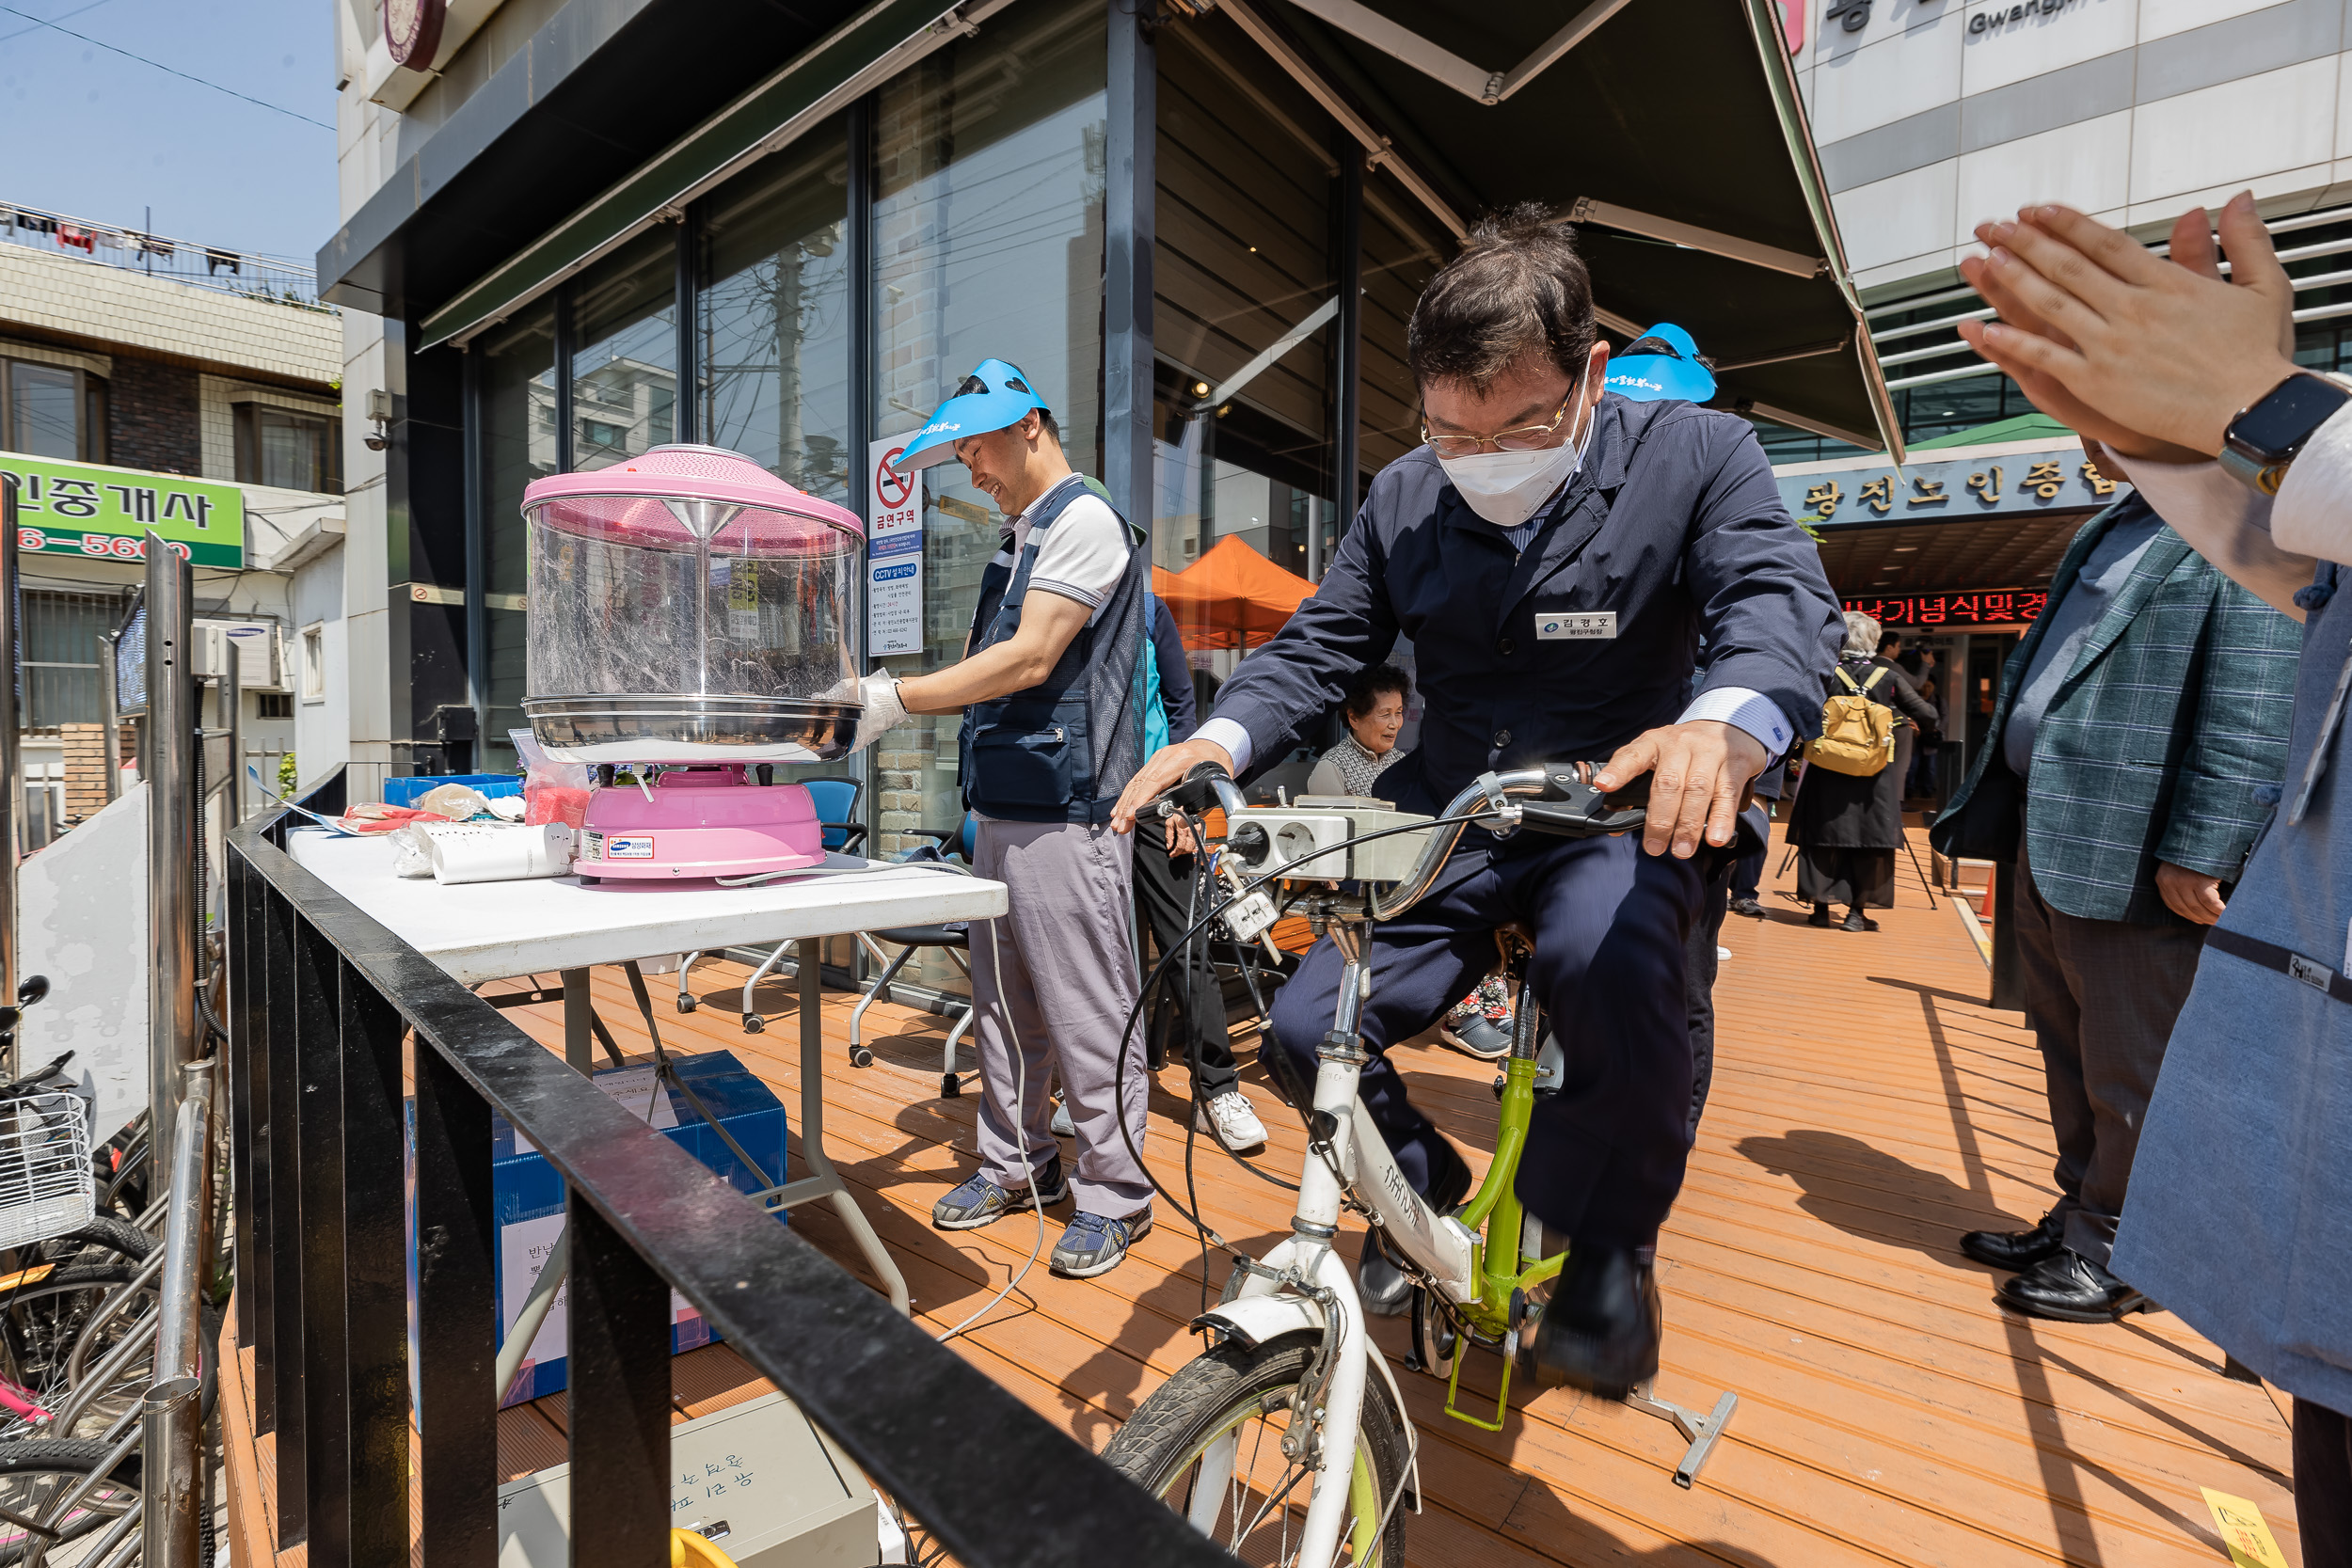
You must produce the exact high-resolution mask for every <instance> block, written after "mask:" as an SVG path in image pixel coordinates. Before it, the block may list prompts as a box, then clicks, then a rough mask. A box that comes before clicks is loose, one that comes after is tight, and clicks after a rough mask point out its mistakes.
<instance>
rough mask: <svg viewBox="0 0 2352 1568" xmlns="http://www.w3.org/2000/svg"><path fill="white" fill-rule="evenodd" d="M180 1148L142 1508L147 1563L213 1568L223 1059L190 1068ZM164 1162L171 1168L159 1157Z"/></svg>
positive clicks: (144, 1423) (144, 1427)
mask: <svg viewBox="0 0 2352 1568" xmlns="http://www.w3.org/2000/svg"><path fill="white" fill-rule="evenodd" d="M185 1075H186V1077H185V1082H184V1084H183V1085H182V1099H181V1101H180V1108H179V1115H178V1118H177V1122H176V1125H175V1129H174V1131H175V1133H176V1135H175V1136H174V1137H173V1139H172V1147H173V1148H174V1149H175V1150H176V1152H175V1155H174V1157H173V1160H172V1163H171V1164H170V1166H169V1167H168V1169H169V1170H170V1173H171V1197H170V1202H171V1210H170V1213H169V1215H168V1216H167V1219H166V1221H165V1229H164V1272H163V1277H162V1278H161V1279H160V1280H158V1281H157V1301H158V1304H159V1311H160V1313H161V1317H162V1322H161V1323H160V1324H159V1326H158V1329H157V1335H156V1343H155V1382H154V1386H152V1387H151V1388H149V1389H148V1390H147V1398H146V1400H145V1401H144V1402H143V1403H142V1405H141V1408H140V1412H139V1419H140V1422H141V1434H140V1449H141V1452H140V1458H139V1465H140V1481H139V1491H140V1497H141V1508H140V1514H141V1519H142V1528H143V1530H144V1532H145V1541H144V1547H143V1552H142V1555H141V1558H140V1561H141V1563H142V1564H143V1565H144V1568H205V1565H203V1564H201V1563H200V1562H199V1558H198V1555H197V1553H198V1549H199V1544H200V1543H201V1540H202V1533H203V1520H204V1506H205V1493H206V1487H205V1484H204V1449H203V1436H204V1418H203V1412H202V1406H201V1395H202V1392H203V1388H204V1376H203V1372H204V1354H205V1345H204V1331H203V1320H202V1318H201V1316H200V1313H201V1311H202V1294H201V1288H202V1285H203V1270H204V1258H205V1252H206V1248H205V1238H204V1229H205V1221H206V1219H207V1218H208V1216H209V1215H210V1213H211V1212H212V1205H211V1204H210V1202H208V1201H207V1200H208V1198H209V1196H210V1194H209V1192H208V1190H207V1186H206V1179H207V1177H208V1176H209V1175H210V1173H211V1166H212V1162H211V1161H210V1160H209V1159H208V1158H206V1156H207V1155H208V1154H209V1152H210V1150H211V1148H212V1129H213V1064H212V1063H211V1062H209V1061H202V1062H190V1063H188V1064H187V1066H186V1069H185ZM157 1168H158V1169H159V1170H160V1169H164V1168H166V1167H163V1166H160V1165H159V1166H158V1167H157Z"/></svg>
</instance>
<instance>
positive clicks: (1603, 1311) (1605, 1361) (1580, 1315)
mask: <svg viewBox="0 0 2352 1568" xmlns="http://www.w3.org/2000/svg"><path fill="white" fill-rule="evenodd" d="M1662 1337H1663V1326H1662V1311H1661V1307H1660V1303H1659V1298H1658V1278H1657V1274H1656V1271H1655V1269H1654V1267H1653V1265H1652V1264H1650V1263H1649V1262H1647V1261H1645V1260H1644V1259H1643V1257H1642V1255H1641V1254H1640V1253H1637V1252H1635V1251H1634V1250H1633V1249H1632V1248H1630V1247H1601V1246H1592V1245H1589V1244H1577V1245H1572V1246H1570V1247H1569V1249H1568V1259H1567V1262H1566V1263H1565V1264H1564V1265H1563V1266H1562V1268H1561V1270H1560V1277H1559V1278H1557V1279H1556V1280H1553V1281H1552V1282H1551V1294H1550V1296H1549V1299H1547V1300H1546V1301H1544V1302H1543V1303H1542V1305H1541V1307H1540V1309H1539V1311H1538V1314H1537V1316H1536V1318H1535V1324H1534V1331H1533V1332H1532V1333H1531V1332H1528V1331H1526V1330H1522V1331H1521V1333H1520V1338H1519V1351H1518V1359H1519V1366H1520V1368H1521V1370H1524V1371H1526V1372H1528V1373H1529V1374H1531V1375H1532V1376H1533V1377H1534V1379H1535V1381H1536V1382H1537V1383H1539V1384H1541V1385H1542V1386H1545V1387H1547V1388H1556V1387H1558V1386H1560V1385H1562V1384H1564V1383H1565V1384H1566V1385H1568V1386H1570V1387H1574V1388H1581V1389H1584V1390H1585V1391H1586V1392H1588V1393H1593V1394H1597V1395H1599V1396H1600V1397H1601V1398H1602V1399H1605V1400H1621V1399H1623V1398H1625V1397H1626V1396H1627V1395H1628V1394H1629V1393H1631V1392H1632V1391H1633V1388H1634V1386H1635V1385H1637V1384H1639V1383H1641V1382H1642V1381H1643V1380H1645V1379H1646V1378H1651V1377H1655V1376H1657V1375H1658V1345H1659V1340H1660V1339H1661V1338H1662Z"/></svg>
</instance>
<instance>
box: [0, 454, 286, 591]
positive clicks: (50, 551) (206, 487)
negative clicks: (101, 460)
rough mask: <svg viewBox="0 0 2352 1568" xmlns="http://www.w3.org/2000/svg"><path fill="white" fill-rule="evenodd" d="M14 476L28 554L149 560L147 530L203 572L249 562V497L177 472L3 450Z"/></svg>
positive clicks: (21, 541)
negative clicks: (107, 465) (105, 465)
mask: <svg viewBox="0 0 2352 1568" xmlns="http://www.w3.org/2000/svg"><path fill="white" fill-rule="evenodd" d="M0 473H8V474H13V475H15V476H16V482H17V488H16V547H17V548H18V549H20V550H22V551H24V553H25V554H27V555H79V556H88V557H91V558H94V559H103V560H106V561H143V560H145V559H146V558H147V531H148V530H149V529H153V530H154V531H156V532H158V533H160V534H162V535H163V536H164V538H165V539H167V540H168V541H169V542H170V544H171V547H172V548H173V549H175V550H178V551H179V552H180V553H181V554H182V555H183V556H184V557H186V558H187V559H188V560H190V561H192V562H195V563H196V564H197V565H199V566H225V567H230V568H235V567H240V566H243V565H244V564H245V492H244V491H242V490H240V489H238V488H237V487H236V486H235V485H233V484H209V483H205V482H204V481H203V480H200V479H183V478H182V477H180V476H179V475H178V474H151V473H145V472H142V471H140V470H138V469H135V468H102V467H98V466H97V465H96V464H94V463H59V462H56V461H55V460H53V459H50V458H46V457H26V456H24V455H22V454H20V453H17V452H12V451H11V452H0Z"/></svg>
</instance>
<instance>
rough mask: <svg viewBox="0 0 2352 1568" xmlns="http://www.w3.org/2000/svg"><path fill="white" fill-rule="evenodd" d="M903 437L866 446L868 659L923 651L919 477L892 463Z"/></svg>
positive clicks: (921, 535) (888, 437) (901, 444)
mask: <svg viewBox="0 0 2352 1568" xmlns="http://www.w3.org/2000/svg"><path fill="white" fill-rule="evenodd" d="M906 444H907V443H906V437H904V436H884V437H882V439H881V440H879V441H876V442H873V443H872V444H870V445H869V446H868V447H867V448H866V656H867V657H871V658H888V657H892V656H894V655H898V654H919V653H921V652H922V651H923V481H922V476H921V475H920V474H903V475H902V474H895V473H892V472H891V471H890V465H891V464H893V463H895V462H897V461H898V454H899V453H900V452H902V451H905V450H906Z"/></svg>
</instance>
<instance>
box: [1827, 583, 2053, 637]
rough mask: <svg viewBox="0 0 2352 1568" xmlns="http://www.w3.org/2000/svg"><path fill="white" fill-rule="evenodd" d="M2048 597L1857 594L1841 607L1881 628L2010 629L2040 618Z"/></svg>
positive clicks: (1998, 591) (2014, 592)
mask: <svg viewBox="0 0 2352 1568" xmlns="http://www.w3.org/2000/svg"><path fill="white" fill-rule="evenodd" d="M2049 601H2050V596H2049V595H2048V594H2045V593H2043V592H2042V590H2041V589H2039V588H1954V589H1949V590H1947V591H1945V592H1943V593H1937V594H1883V595H1881V594H1856V595H1854V596H1853V597H1851V598H1849V599H1847V600H1846V601H1845V604H1844V608H1846V609H1848V610H1860V611H1862V613H1863V614H1865V615H1867V616H1868V617H1870V619H1872V620H1874V621H1876V622H1877V623H1878V624H1879V625H1880V626H1931V627H1932V626H1953V627H1963V628H1964V627H1968V626H2015V625H2017V624H2018V623H2019V622H2020V621H2031V620H2033V619H2035V618H2036V617H2038V616H2039V615H2041V613H2042V609H2043V607H2044V606H2046V605H2047V604H2048V603H2049Z"/></svg>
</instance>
